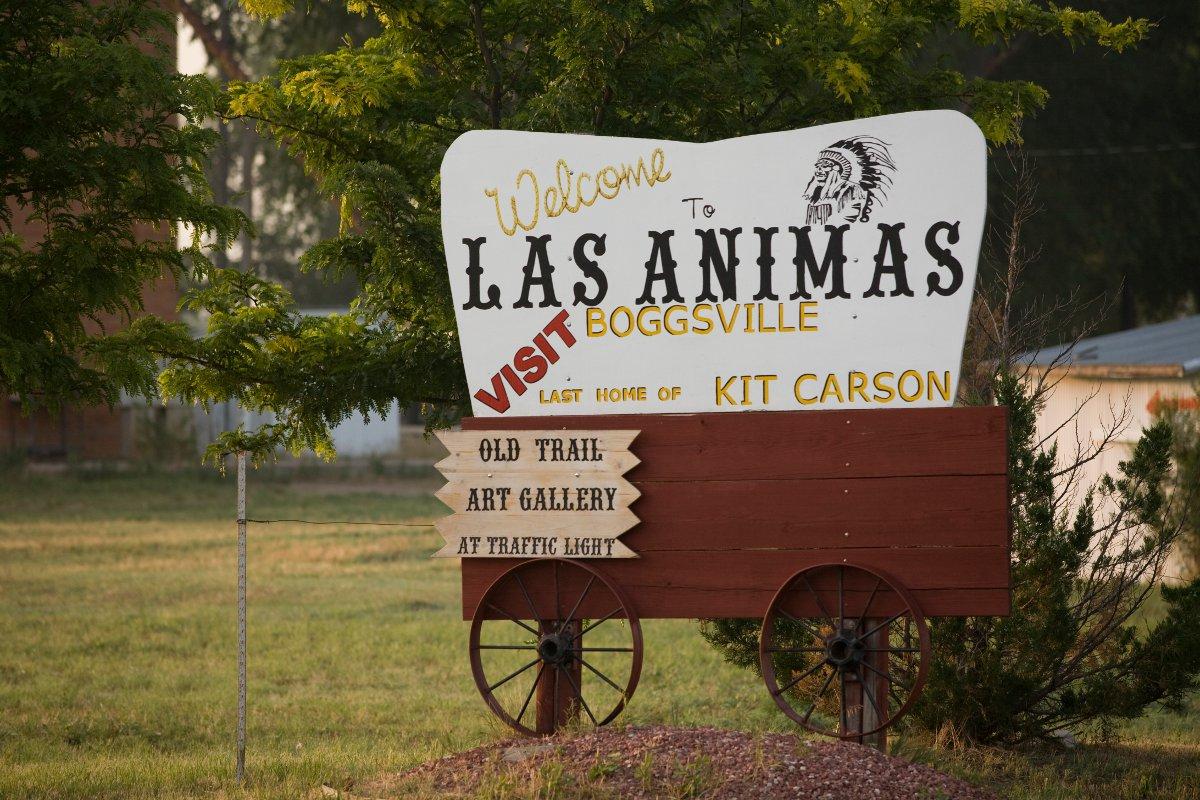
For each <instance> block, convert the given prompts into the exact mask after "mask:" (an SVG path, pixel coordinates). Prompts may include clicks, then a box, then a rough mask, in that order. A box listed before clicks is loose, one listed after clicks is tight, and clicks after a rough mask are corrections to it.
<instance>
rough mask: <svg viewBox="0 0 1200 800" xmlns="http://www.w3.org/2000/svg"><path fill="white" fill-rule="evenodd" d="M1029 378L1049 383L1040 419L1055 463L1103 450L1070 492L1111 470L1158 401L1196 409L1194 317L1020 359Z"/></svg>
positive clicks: (1199, 374) (1199, 319) (1199, 349)
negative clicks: (1055, 449)
mask: <svg viewBox="0 0 1200 800" xmlns="http://www.w3.org/2000/svg"><path fill="white" fill-rule="evenodd" d="M1021 360H1022V361H1024V362H1026V363H1029V364H1030V365H1031V367H1032V369H1033V373H1034V376H1035V378H1036V377H1038V376H1040V377H1042V378H1043V379H1044V380H1047V381H1050V382H1051V383H1053V384H1054V387H1053V390H1052V391H1051V393H1050V395H1049V399H1048V400H1047V402H1046V406H1045V408H1043V409H1042V412H1041V414H1040V415H1039V417H1038V430H1039V434H1040V435H1041V436H1042V437H1043V438H1044V439H1045V440H1047V441H1056V442H1057V443H1058V447H1059V459H1060V461H1064V462H1065V461H1067V460H1069V459H1073V458H1074V457H1075V454H1076V453H1077V452H1080V450H1082V452H1084V453H1092V452H1094V451H1095V450H1097V449H1098V448H1100V447H1102V446H1103V447H1104V450H1103V452H1101V453H1100V454H1099V455H1098V456H1096V457H1095V458H1093V459H1092V460H1091V461H1089V462H1088V463H1087V464H1085V465H1084V466H1083V467H1081V468H1080V470H1079V472H1078V475H1077V487H1076V492H1077V496H1078V492H1079V491H1081V490H1085V489H1086V488H1087V487H1089V486H1093V485H1095V483H1096V481H1098V480H1099V479H1100V477H1101V476H1103V475H1105V474H1116V472H1117V467H1118V465H1119V463H1120V462H1121V461H1123V460H1126V459H1128V458H1129V456H1130V454H1131V452H1132V449H1133V446H1134V445H1135V444H1136V442H1137V440H1138V437H1139V435H1140V433H1141V431H1142V429H1143V428H1145V427H1147V426H1148V425H1150V424H1151V423H1152V422H1153V421H1154V416H1155V412H1156V410H1157V409H1158V408H1159V407H1160V406H1161V405H1162V404H1163V403H1172V402H1173V403H1178V404H1180V405H1182V406H1184V407H1190V408H1196V407H1197V388H1196V387H1197V381H1200V315H1195V316H1191V317H1186V318H1184V319H1179V320H1175V321H1173V322H1164V323H1162V324H1159V325H1147V326H1146V327H1143V328H1135V329H1133V330H1128V331H1121V332H1119V333H1110V334H1106V335H1104V336H1095V337H1092V338H1090V339H1084V340H1082V341H1080V342H1079V343H1078V344H1076V345H1075V347H1074V348H1073V349H1070V350H1069V352H1068V348H1067V347H1066V346H1063V345H1060V346H1056V347H1048V348H1045V349H1043V350H1039V351H1037V352H1034V353H1028V354H1026V355H1025V356H1023V357H1022V359H1021Z"/></svg>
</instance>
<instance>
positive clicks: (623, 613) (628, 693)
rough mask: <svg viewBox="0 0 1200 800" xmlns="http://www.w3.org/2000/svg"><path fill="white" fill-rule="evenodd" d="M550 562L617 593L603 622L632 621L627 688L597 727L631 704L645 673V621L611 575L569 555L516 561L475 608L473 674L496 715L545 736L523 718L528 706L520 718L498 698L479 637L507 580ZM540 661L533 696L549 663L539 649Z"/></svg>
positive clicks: (520, 729) (530, 733)
mask: <svg viewBox="0 0 1200 800" xmlns="http://www.w3.org/2000/svg"><path fill="white" fill-rule="evenodd" d="M546 563H553V564H555V569H556V570H559V569H561V568H562V567H563V566H566V567H569V568H574V569H578V570H581V571H582V572H584V573H586V574H587V575H588V576H589V586H591V585H594V584H593V583H592V582H593V581H595V582H599V584H600V585H602V586H603V587H604V588H605V589H606V590H607V591H608V592H609V593H610V594H611V595H612V596H613V598H614V599H615V600H616V601H617V604H618V609H616V610H614V613H612V614H609V615H608V617H605V618H604V619H602V620H600V622H603V621H605V620H607V619H610V618H623V619H625V620H626V621H627V622H628V623H629V634H630V640H631V647H630V654H631V659H630V670H629V677H628V679H627V680H626V681H625V689H624V692H623V694H622V696H621V697H620V698H619V699H618V701H617V702H616V704H615V705H614V706H613V708H612V709H611V710H610V711H609V713H608V714H606V715H605V716H604V717H602V718H597V719H596V721H595V724H596V726H597V727H600V726H603V725H607V724H608V723H610V722H612V721H613V720H614V719H616V717H617V716H618V715H619V714H620V713H621V712H622V711H623V710H624V709H625V706H626V705H628V703H629V700H630V699H631V698H632V697H633V693H634V691H635V690H636V689H637V685H638V680H639V679H640V678H641V674H642V626H641V622H640V620H639V619H638V616H637V613H636V612H635V611H634V609H633V606H632V604H630V602H629V600H628V598H627V597H626V596H625V593H624V592H623V591H621V589H620V588H619V587H618V586H617V585H616V584H614V583H613V582H612V581H610V580H609V579H608V577H607V576H605V575H604V573H602V572H601V571H600V570H598V569H596V568H595V567H592V566H590V565H588V564H586V563H584V562H582V561H579V560H575V559H566V558H538V559H530V560H528V561H522V562H520V563H518V564H516V565H515V566H513V567H512V568H510V569H508V570H505V571H504V572H502V573H501V574H500V575H499V576H497V577H496V579H495V580H493V581H492V583H491V584H490V585H489V586H488V588H487V591H486V592H484V594H483V597H482V598H480V600H479V604H478V605H477V606H476V608H475V613H474V615H473V616H472V618H471V634H470V644H469V647H470V657H471V674H472V677H473V678H474V679H475V686H476V688H477V689H478V690H479V693H480V695H481V696H482V697H483V700H484V702H485V703H487V706H488V708H490V709H491V711H492V713H493V714H495V715H496V716H497V717H498V718H500V719H501V720H502V721H503V722H504V723H505V724H506V725H508V726H509V727H510V728H512V729H513V730H515V731H517V732H518V733H521V734H523V735H525V736H541V735H543V734H540V733H538V732H537V731H536V730H535V729H533V728H530V727H529V726H527V725H525V724H524V723H523V722H522V721H521V720H522V719H524V715H523V714H524V711H526V710H527V708H523V709H522V711H521V712H520V713H518V716H517V718H514V717H513V716H512V715H511V714H510V713H509V712H508V710H507V709H506V708H505V707H504V705H503V704H502V703H501V702H500V701H499V700H498V699H497V698H496V696H495V693H494V689H495V688H498V686H497V685H495V684H491V685H489V684H488V682H487V676H486V675H485V669H484V666H483V660H482V657H481V655H480V653H481V651H482V650H483V649H485V648H483V647H481V646H480V645H481V643H480V641H479V639H480V634H481V633H482V630H483V623H484V622H486V621H488V617H487V616H486V615H485V610H486V609H488V607H489V604H490V601H491V600H492V599H494V597H495V595H496V594H497V593H498V591H499V590H500V588H501V587H502V586H503V585H504V583H505V582H506V581H507V580H508V579H509V578H510V577H513V576H516V575H519V574H520V572H521V571H522V570H527V569H529V568H530V567H531V566H532V565H535V564H546ZM555 574H556V577H557V575H558V572H557V571H556V573H555ZM587 593H588V592H587V590H586V589H585V592H584V594H585V595H586V594H587ZM579 602H582V598H580V601H579ZM578 606H579V603H576V604H575V609H576V610H577V609H578ZM530 611H532V608H531V609H530ZM573 614H574V610H573V611H572V612H571V614H569V615H568V617H571V616H573ZM556 621H558V622H560V623H562V624H561V625H560V626H559V629H560V630H561V629H562V628H563V627H565V626H566V624H568V623H570V622H574V621H576V620H574V619H570V618H568V619H566V620H556ZM538 622H541V620H538ZM598 625H599V623H594V624H593V625H592V627H598ZM586 631H587V629H585V631H584V632H585V633H586ZM581 660H582V659H581ZM539 662H540V663H538V662H535V664H536V667H537V669H538V670H539V673H538V677H537V678H536V679H535V682H534V684H533V687H532V689H531V691H530V695H529V696H530V697H532V696H533V693H534V692H533V690H536V688H537V686H538V681H540V679H541V675H542V674H543V673H542V672H541V671H542V670H543V669H544V666H543V665H544V664H545V663H547V662H545V660H544V659H542V658H541V653H540V652H539ZM584 663H586V662H584ZM533 667H534V665H530V668H531V669H532V668H533ZM572 688H573V689H574V691H575V696H576V698H577V699H581V695H582V686H579V687H572ZM581 702H582V700H581ZM527 705H528V701H527ZM535 713H536V712H535ZM589 713H591V712H589Z"/></svg>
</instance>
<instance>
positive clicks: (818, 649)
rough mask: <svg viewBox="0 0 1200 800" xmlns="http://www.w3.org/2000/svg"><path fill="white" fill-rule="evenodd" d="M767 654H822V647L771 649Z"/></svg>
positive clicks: (823, 650)
mask: <svg viewBox="0 0 1200 800" xmlns="http://www.w3.org/2000/svg"><path fill="white" fill-rule="evenodd" d="M767 652H768V653H824V652H825V648H824V647H771V648H768V649H767Z"/></svg>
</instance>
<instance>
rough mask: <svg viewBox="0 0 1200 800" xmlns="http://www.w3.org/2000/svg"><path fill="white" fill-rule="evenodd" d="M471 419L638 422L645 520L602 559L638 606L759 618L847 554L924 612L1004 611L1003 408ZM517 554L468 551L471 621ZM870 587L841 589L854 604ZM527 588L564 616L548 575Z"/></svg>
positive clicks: (467, 615) (481, 422)
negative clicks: (792, 587)
mask: <svg viewBox="0 0 1200 800" xmlns="http://www.w3.org/2000/svg"><path fill="white" fill-rule="evenodd" d="M463 428H464V430H471V431H491V430H495V431H515V430H550V429H563V430H572V429H574V430H613V429H621V430H639V431H640V433H639V434H638V436H637V439H636V440H635V441H634V443H633V446H632V448H631V449H632V451H633V452H634V454H635V455H636V456H637V457H638V458H639V459H640V460H641V463H640V464H638V465H637V466H636V467H634V469H633V470H632V471H630V472H629V473H628V474H627V475H626V478H627V479H628V480H629V481H630V482H631V483H633V485H634V486H635V487H637V489H638V490H639V491H640V492H641V496H640V497H639V498H638V499H637V500H636V501H635V502H634V505H633V510H634V512H635V513H636V514H637V516H638V518H639V520H640V522H639V524H638V525H636V526H635V527H634V528H632V529H631V530H629V531H628V532H626V533H625V534H624V535H623V536H622V541H623V542H624V543H625V544H627V545H628V546H629V547H630V548H631V549H633V551H634V552H636V553H637V554H638V556H639V557H638V558H636V559H621V560H610V561H604V562H603V563H602V565H601V568H602V569H603V571H604V573H605V574H607V575H608V576H610V577H611V578H612V580H613V581H614V582H615V583H616V584H618V585H619V586H620V587H621V588H622V589H623V590H624V591H625V593H626V595H627V597H628V598H629V600H630V602H631V603H632V605H633V607H634V609H635V610H636V612H637V614H638V615H639V616H641V617H643V618H650V617H667V618H670V617H675V618H709V617H762V615H763V612H764V610H765V609H766V608H767V605H768V604H769V603H770V600H771V598H772V596H773V595H774V594H775V592H776V591H777V590H778V589H779V587H780V586H782V585H783V584H784V582H785V581H786V580H787V579H788V578H789V577H790V576H791V575H793V574H795V573H796V572H797V571H798V570H801V569H803V568H804V567H807V566H812V565H816V564H825V563H838V562H846V563H853V564H857V565H861V566H867V567H873V568H876V569H878V570H881V571H883V572H886V573H888V574H890V575H892V576H894V577H895V578H896V579H898V580H899V581H900V582H901V583H903V584H904V585H905V586H906V587H907V588H908V590H909V591H910V592H911V593H912V595H913V597H914V598H915V600H916V601H917V603H918V604H919V605H920V608H921V610H922V611H923V612H924V613H925V615H927V616H976V615H1004V614H1007V613H1008V612H1009V597H1010V594H1009V585H1010V580H1009V522H1008V473H1007V460H1008V456H1007V413H1006V409H1004V408H998V407H975V408H936V409H897V410H886V411H874V410H873V411H809V412H747V413H740V414H719V413H713V414H679V415H658V414H645V415H611V416H587V417H551V418H547V417H519V418H509V419H504V418H469V419H465V420H463ZM513 563H514V562H513V560H512V559H464V560H463V562H462V600H463V603H462V608H463V617H464V619H471V618H472V616H473V615H474V614H475V613H476V610H477V607H478V604H479V600H480V598H481V597H482V595H483V593H484V591H485V590H486V589H487V588H488V586H490V585H491V583H492V582H493V581H494V580H495V579H496V578H497V577H498V576H499V575H500V574H501V573H502V572H503V571H505V570H506V569H508V568H510V567H512V565H513ZM571 588H576V589H577V588H578V587H568V586H564V587H562V589H563V591H564V592H567V590H568V589H571ZM869 589H870V586H861V585H860V586H851V587H847V597H848V599H847V603H848V604H850V606H851V607H853V604H854V602H855V599H854V598H856V597H858V595H859V594H860V593H864V592H867V591H869ZM529 591H530V593H531V596H532V597H533V599H534V600H535V601H536V602H537V603H539V604H540V605H542V608H541V609H540V610H541V611H543V612H544V613H545V614H546V615H547V616H549V617H551V618H556V617H557V616H558V615H557V614H556V613H555V612H554V610H553V609H552V608H550V607H549V606H550V605H551V604H552V600H551V599H550V598H549V589H548V587H547V586H545V585H540V584H539V585H537V586H531V587H530V589H529ZM511 599H512V600H513V601H514V603H515V602H517V601H518V600H519V598H515V597H514V598H511ZM522 602H523V600H522ZM876 610H878V609H876ZM603 612H604V609H598V608H588V607H584V608H583V609H581V610H580V612H579V613H581V614H583V615H585V616H586V615H588V614H598V613H603Z"/></svg>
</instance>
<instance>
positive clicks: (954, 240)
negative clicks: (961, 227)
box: [925, 222, 963, 297]
mask: <svg viewBox="0 0 1200 800" xmlns="http://www.w3.org/2000/svg"><path fill="white" fill-rule="evenodd" d="M942 231H945V232H946V242H947V244H958V223H957V222H955V223H954V224H950V223H949V222H935V223H934V224H933V225H931V226H929V231H928V232H927V233H926V234H925V249H926V250H927V251H928V252H929V255H931V256H933V257H934V259H936V260H937V263H938V266H939V267H946V268H947V269H949V270H950V285H949V286H942V279H941V276H940V275H939V274H938V273H936V272H931V273H929V275H928V276H927V277H926V278H925V280H926V281H927V282H928V285H929V294H927V295H926V297H929V296H930V295H935V294H940V295H942V296H943V297H949V296H950V295H952V294H954V293H955V292H957V291H958V287H960V286H962V282H963V268H962V264H960V263H959V261H958V259H957V258H955V257H954V254H953V253H951V252H950V249H949V248H948V247H942V246H941V245H939V244H938V243H937V235H938V234H939V233H941V232H942Z"/></svg>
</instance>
